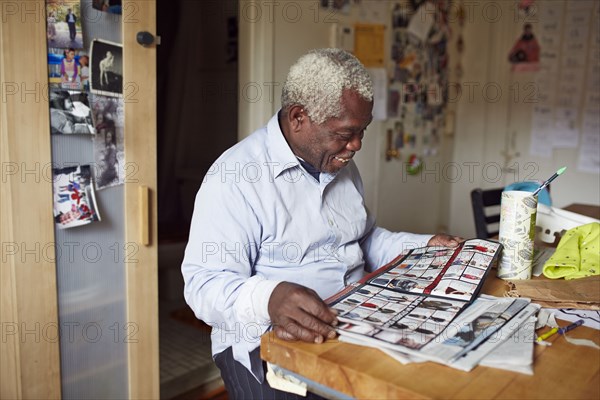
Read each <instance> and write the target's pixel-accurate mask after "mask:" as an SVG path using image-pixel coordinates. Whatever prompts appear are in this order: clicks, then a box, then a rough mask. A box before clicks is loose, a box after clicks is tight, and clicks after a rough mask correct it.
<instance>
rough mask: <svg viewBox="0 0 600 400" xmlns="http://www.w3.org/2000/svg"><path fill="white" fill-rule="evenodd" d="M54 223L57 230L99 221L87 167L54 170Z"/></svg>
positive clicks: (89, 171) (89, 170) (90, 173)
mask: <svg viewBox="0 0 600 400" xmlns="http://www.w3.org/2000/svg"><path fill="white" fill-rule="evenodd" d="M52 172H53V174H54V179H53V189H54V222H55V223H56V226H57V227H58V228H59V229H66V228H73V227H75V226H81V225H87V224H90V223H92V222H95V221H100V214H99V213H98V208H97V206H96V196H95V193H94V185H93V182H92V171H91V167H90V166H89V165H78V166H75V167H67V168H55V169H53V170H52Z"/></svg>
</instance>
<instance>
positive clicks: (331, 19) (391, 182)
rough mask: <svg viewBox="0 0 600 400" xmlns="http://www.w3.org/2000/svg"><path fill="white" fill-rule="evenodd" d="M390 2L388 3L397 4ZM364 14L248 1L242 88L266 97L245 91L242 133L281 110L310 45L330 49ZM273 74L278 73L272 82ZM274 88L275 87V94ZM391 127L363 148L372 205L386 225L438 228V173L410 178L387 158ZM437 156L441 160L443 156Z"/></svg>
mask: <svg viewBox="0 0 600 400" xmlns="http://www.w3.org/2000/svg"><path fill="white" fill-rule="evenodd" d="M385 3H386V4H385V5H386V7H388V6H391V4H393V2H385ZM261 4H262V6H261ZM259 15H261V17H258V16H259ZM364 15H365V14H364V12H363V10H361V8H360V7H359V6H354V7H352V9H351V12H350V13H349V14H343V13H341V12H339V11H336V12H333V13H332V12H331V11H328V10H325V9H322V8H318V7H317V2H314V1H302V2H298V1H278V2H277V3H276V5H274V4H271V3H270V4H269V6H268V7H267V5H266V4H263V3H260V2H257V3H254V4H253V5H250V4H249V3H248V2H243V1H242V2H241V3H240V32H241V35H240V87H242V88H244V87H247V88H248V89H250V88H251V87H252V86H255V87H260V88H261V90H262V97H261V98H260V99H258V101H252V102H250V101H248V99H244V96H243V93H242V96H241V99H240V100H241V101H240V131H239V137H240V138H243V137H245V136H247V135H248V134H249V133H250V132H251V131H252V130H253V129H256V128H257V127H258V126H260V125H261V124H264V122H265V121H266V120H267V118H269V117H270V116H271V115H272V114H273V113H275V112H276V111H277V109H278V108H279V106H280V101H279V99H280V96H281V86H282V85H283V83H284V82H285V78H286V74H287V71H288V70H289V67H290V66H291V65H292V64H293V63H294V62H295V61H296V60H297V59H298V57H300V56H301V55H302V54H304V53H306V52H307V51H308V50H310V49H314V48H319V47H329V46H330V45H331V41H330V36H331V32H332V29H334V25H336V24H343V23H350V24H352V23H354V22H357V21H362V20H364ZM369 18H373V16H372V15H370V16H369ZM390 19H391V16H390V15H383V19H382V20H381V22H380V23H386V24H388V23H389V22H390ZM370 22H375V21H374V20H371V21H370ZM388 31H389V29H388ZM244 33H245V34H244ZM250 38H252V39H250ZM388 43H389V38H386V57H389V50H388V49H389V45H388ZM263 55H264V57H263ZM253 71H254V72H253ZM269 74H272V79H271V80H270V79H269ZM271 87H272V88H273V91H272V92H269V91H268V89H269V88H271ZM244 115H246V117H244ZM259 118H260V119H262V120H263V121H262V122H260V121H259ZM388 126H389V127H391V126H393V121H385V122H373V123H372V124H371V125H370V126H369V128H368V129H367V132H366V134H365V139H364V141H363V147H362V150H361V151H360V152H359V153H357V155H356V156H355V161H356V163H357V164H358V167H359V168H360V171H361V175H362V178H363V182H364V185H365V191H366V193H365V201H366V204H367V207H369V209H370V210H371V211H373V212H374V213H375V215H376V216H377V219H378V223H379V224H380V225H381V226H384V227H386V228H389V229H392V230H409V231H414V232H434V231H436V230H438V227H439V224H440V215H441V213H442V203H441V199H443V195H442V193H441V189H440V185H439V184H436V183H435V182H434V180H433V179H432V177H429V179H427V180H425V181H422V179H421V177H410V176H409V177H407V176H406V173H405V168H404V167H403V164H402V163H401V162H399V161H397V160H394V161H392V162H386V161H385V132H386V129H387V128H388ZM443 153H444V152H442V155H443ZM432 160H434V161H436V163H438V164H440V163H442V160H443V156H438V157H436V158H433V159H432Z"/></svg>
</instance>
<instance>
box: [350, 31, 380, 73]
mask: <svg viewBox="0 0 600 400" xmlns="http://www.w3.org/2000/svg"><path fill="white" fill-rule="evenodd" d="M354 55H355V56H356V58H358V59H359V60H360V61H361V62H362V63H363V64H364V66H365V67H367V68H383V67H384V60H385V25H383V24H356V25H355V26H354Z"/></svg>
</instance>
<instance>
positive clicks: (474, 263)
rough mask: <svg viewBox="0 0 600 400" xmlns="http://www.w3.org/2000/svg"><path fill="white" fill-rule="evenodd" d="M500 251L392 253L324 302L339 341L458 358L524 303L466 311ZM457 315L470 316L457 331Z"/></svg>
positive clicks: (488, 246) (485, 245) (475, 242)
mask: <svg viewBox="0 0 600 400" xmlns="http://www.w3.org/2000/svg"><path fill="white" fill-rule="evenodd" d="M500 250H501V245H500V244H499V243H497V242H493V241H489V240H483V239H471V240H467V241H465V242H463V243H462V244H461V245H459V246H458V247H456V248H445V247H423V248H417V249H413V250H410V251H408V252H407V253H405V254H402V255H400V256H398V257H397V258H396V259H395V260H393V261H392V262H391V263H389V264H387V265H385V266H383V267H381V268H379V269H378V270H377V271H375V272H373V273H371V274H370V275H368V276H366V277H365V278H363V279H362V280H361V281H359V282H357V283H355V284H353V285H351V286H348V287H347V288H345V289H344V290H343V291H341V292H339V293H338V294H336V295H334V296H333V297H331V298H329V299H328V300H327V301H328V303H329V304H330V306H331V307H332V308H334V309H336V310H337V311H338V319H339V321H340V324H339V325H338V333H339V334H340V339H341V340H349V341H352V342H354V343H363V344H366V345H370V346H375V347H381V348H383V347H385V348H387V349H391V350H394V351H399V352H402V353H405V354H409V355H410V354H412V355H414V356H420V357H425V358H426V359H428V360H432V361H438V362H442V363H445V364H450V363H452V362H455V361H457V360H458V359H460V358H461V357H463V356H464V355H465V354H466V353H468V352H469V351H471V350H473V349H475V348H476V347H478V346H480V345H481V344H482V343H483V342H484V341H485V339H486V338H488V337H490V336H491V335H493V334H494V333H495V332H496V331H498V330H500V329H501V328H503V327H504V326H505V325H506V323H507V322H508V321H511V320H513V319H514V318H515V317H516V316H517V315H518V314H519V312H521V311H522V310H523V309H524V308H525V307H526V306H527V305H528V303H529V301H528V300H525V299H497V301H488V302H479V303H484V304H477V305H476V306H473V307H469V308H467V306H468V305H469V304H470V303H471V302H472V301H473V300H474V299H475V297H476V296H477V294H478V292H479V291H480V289H481V286H482V285H483V282H484V280H485V277H486V276H487V273H488V272H489V270H490V269H491V267H492V265H493V264H494V263H496V262H497V258H498V255H499V253H500ZM461 313H464V314H465V316H467V318H468V319H467V320H466V321H463V322H462V325H460V326H459V325H456V324H454V323H453V321H454V320H455V319H456V318H457V316H458V315H459V314H461ZM513 322H514V321H513ZM469 324H470V326H469ZM513 325H514V324H513ZM516 328H518V326H517V327H515V329H516ZM507 337H508V336H507Z"/></svg>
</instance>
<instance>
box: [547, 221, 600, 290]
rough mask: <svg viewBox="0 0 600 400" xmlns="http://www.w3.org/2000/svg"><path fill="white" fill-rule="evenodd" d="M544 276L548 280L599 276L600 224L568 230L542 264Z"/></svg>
mask: <svg viewBox="0 0 600 400" xmlns="http://www.w3.org/2000/svg"><path fill="white" fill-rule="evenodd" d="M544 275H545V276H546V277H547V278H550V279H559V278H565V279H577V278H584V277H586V276H592V275H600V223H598V222H592V223H591V224H586V225H581V226H578V227H577V228H573V229H569V230H568V231H567V232H566V233H565V234H564V236H563V237H562V238H561V239H560V242H559V243H558V246H557V247H556V251H555V252H554V254H553V255H552V257H550V258H549V259H548V261H546V263H545V264H544Z"/></svg>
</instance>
